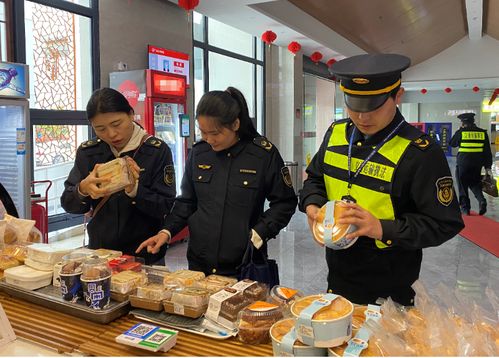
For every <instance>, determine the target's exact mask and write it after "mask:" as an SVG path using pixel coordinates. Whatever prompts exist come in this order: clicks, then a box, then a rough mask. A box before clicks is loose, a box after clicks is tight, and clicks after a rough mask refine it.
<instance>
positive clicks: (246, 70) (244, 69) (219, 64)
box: [208, 52, 255, 117]
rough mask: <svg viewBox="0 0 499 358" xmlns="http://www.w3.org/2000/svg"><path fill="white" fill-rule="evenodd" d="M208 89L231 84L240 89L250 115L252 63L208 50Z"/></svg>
mask: <svg viewBox="0 0 499 358" xmlns="http://www.w3.org/2000/svg"><path fill="white" fill-rule="evenodd" d="M208 66H209V69H210V71H209V75H210V81H209V83H210V91H213V90H221V91H223V90H225V89H226V88H227V87H229V86H232V87H236V88H237V89H238V90H240V91H241V92H242V93H243V95H244V97H245V98H246V101H247V102H248V110H249V115H250V117H253V116H254V115H255V105H254V98H255V96H254V93H255V92H254V89H255V88H254V86H255V80H254V79H255V77H254V68H255V66H254V65H253V64H252V63H249V62H244V61H241V60H237V59H235V58H232V57H227V56H224V55H220V54H218V53H214V52H210V53H209V54H208Z"/></svg>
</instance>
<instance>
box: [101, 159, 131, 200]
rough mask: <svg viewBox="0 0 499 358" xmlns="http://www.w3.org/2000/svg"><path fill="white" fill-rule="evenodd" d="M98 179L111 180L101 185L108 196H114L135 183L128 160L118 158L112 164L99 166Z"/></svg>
mask: <svg viewBox="0 0 499 358" xmlns="http://www.w3.org/2000/svg"><path fill="white" fill-rule="evenodd" d="M97 177H98V178H106V179H109V182H106V183H103V184H100V187H101V188H102V189H106V190H107V194H108V195H110V194H114V193H116V192H118V191H121V190H123V189H124V188H125V187H127V186H128V185H130V184H132V183H133V179H132V176H131V174H130V170H129V168H128V164H127V161H126V158H116V159H114V160H111V161H110V162H107V163H104V164H101V165H99V167H98V168H97Z"/></svg>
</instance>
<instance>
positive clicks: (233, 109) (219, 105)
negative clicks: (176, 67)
mask: <svg viewBox="0 0 499 358" xmlns="http://www.w3.org/2000/svg"><path fill="white" fill-rule="evenodd" d="M196 118H197V122H198V125H199V129H200V131H201V134H202V138H203V140H202V141H200V142H198V143H196V144H195V145H194V146H193V148H192V151H191V153H190V155H189V158H188V159H187V164H186V166H185V173H184V176H183V178H182V185H181V188H182V194H181V195H179V196H178V197H177V198H176V199H175V204H174V206H173V209H172V211H171V212H170V214H169V215H168V216H167V217H166V221H165V223H164V225H163V230H161V231H160V232H159V233H157V234H156V235H154V236H153V237H151V238H150V239H148V240H146V241H144V242H143V243H142V244H141V245H140V246H139V248H138V250H137V252H140V250H143V249H144V248H147V251H148V252H151V253H154V252H157V251H158V250H160V249H161V248H162V247H163V246H164V244H167V243H168V242H169V241H170V238H171V237H172V235H175V234H176V233H178V232H179V231H180V230H182V229H183V228H184V227H185V225H188V226H189V231H190V239H189V246H188V249H187V260H188V262H189V269H191V270H196V271H203V272H204V273H205V274H211V273H217V274H220V275H227V276H234V275H236V274H237V273H238V269H237V267H238V266H239V265H240V264H241V261H242V258H243V255H244V253H245V251H246V249H247V247H248V245H249V243H250V241H251V242H252V243H253V245H254V247H256V248H257V249H259V250H258V251H259V253H263V254H266V252H267V245H266V242H267V241H268V240H269V239H271V238H274V237H275V236H276V235H277V234H278V233H279V231H280V230H281V229H282V228H284V227H285V226H286V225H287V224H288V222H289V220H290V219H291V216H292V215H293V213H294V212H295V208H296V204H297V198H296V195H295V192H294V190H293V185H292V182H291V178H290V175H289V171H288V168H287V167H286V166H284V162H283V160H282V158H281V155H280V154H279V151H278V150H277V149H276V147H275V146H274V145H272V143H270V142H269V141H268V140H267V139H266V138H265V137H262V136H260V135H259V134H258V132H257V131H256V129H255V128H254V126H253V123H252V122H251V119H250V117H249V113H248V105H247V103H246V100H245V98H244V97H243V95H242V93H241V92H240V91H238V90H237V89H235V88H233V87H229V88H227V89H226V90H225V91H211V92H208V93H206V94H204V95H203V97H202V98H201V100H200V101H199V103H198V106H197V110H196ZM266 199H267V200H268V201H269V208H268V209H267V210H264V202H265V200H266Z"/></svg>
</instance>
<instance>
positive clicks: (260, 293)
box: [231, 279, 269, 301]
mask: <svg viewBox="0 0 499 358" xmlns="http://www.w3.org/2000/svg"><path fill="white" fill-rule="evenodd" d="M231 287H232V288H235V289H236V290H238V291H241V292H242V293H243V295H244V297H245V298H247V299H248V300H250V301H265V300H267V296H268V292H269V288H268V286H267V285H266V284H264V283H261V282H257V281H252V280H248V279H244V280H241V281H239V282H237V283H235V284H234V285H232V286H231Z"/></svg>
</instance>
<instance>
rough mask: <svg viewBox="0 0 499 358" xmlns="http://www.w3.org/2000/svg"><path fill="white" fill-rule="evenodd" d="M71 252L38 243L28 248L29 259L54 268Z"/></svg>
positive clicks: (55, 246) (56, 246)
mask: <svg viewBox="0 0 499 358" xmlns="http://www.w3.org/2000/svg"><path fill="white" fill-rule="evenodd" d="M71 251H72V250H71V249H69V248H61V247H60V246H58V245H52V244H41V243H38V244H32V245H29V246H28V256H27V258H28V259H30V260H32V261H38V262H40V263H42V264H43V263H45V264H50V266H51V267H53V266H54V264H55V263H56V262H59V261H61V259H62V257H63V256H64V255H66V254H69V253H70V252H71Z"/></svg>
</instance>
